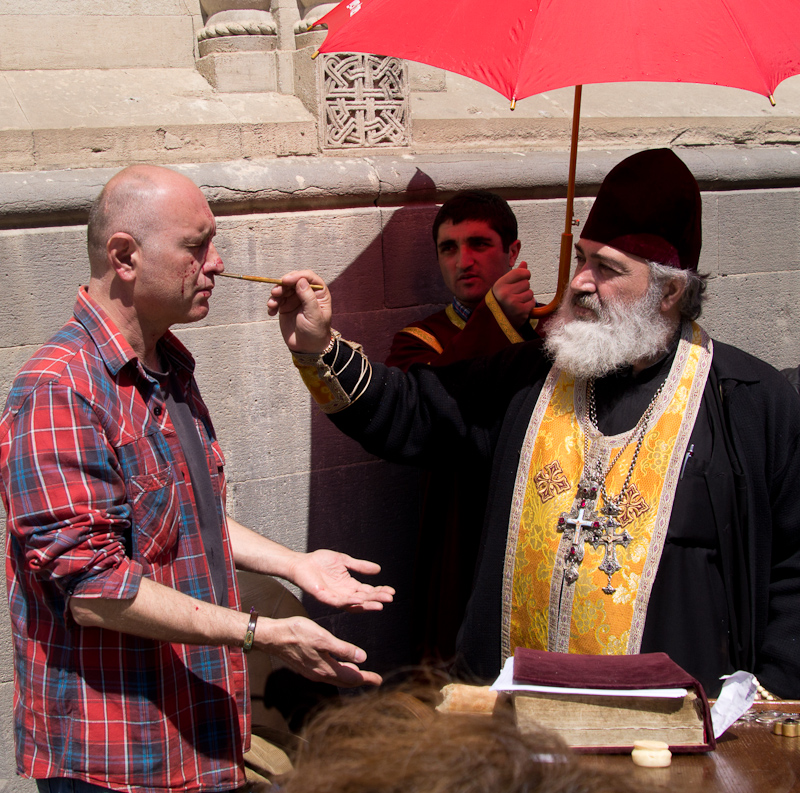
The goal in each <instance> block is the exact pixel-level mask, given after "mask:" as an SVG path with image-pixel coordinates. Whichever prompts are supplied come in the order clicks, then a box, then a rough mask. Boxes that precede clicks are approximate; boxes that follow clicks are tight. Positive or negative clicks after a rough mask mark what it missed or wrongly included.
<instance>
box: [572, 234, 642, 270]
mask: <svg viewBox="0 0 800 793" xmlns="http://www.w3.org/2000/svg"><path fill="white" fill-rule="evenodd" d="M575 250H576V251H577V252H578V253H580V254H581V255H583V256H584V257H586V258H587V259H596V260H597V261H599V262H609V263H614V264H623V265H626V266H628V267H631V268H636V267H647V268H649V264H648V263H647V259H643V258H642V257H641V256H635V255H634V254H631V253H626V252H625V251H621V250H619V248H615V247H613V246H612V245H608V244H607V243H605V242H596V241H595V240H588V239H586V238H585V237H581V238H580V239H579V240H578V241H577V242H576V243H575Z"/></svg>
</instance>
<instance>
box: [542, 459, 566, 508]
mask: <svg viewBox="0 0 800 793" xmlns="http://www.w3.org/2000/svg"><path fill="white" fill-rule="evenodd" d="M533 482H534V484H535V485H536V492H537V493H538V494H539V498H541V499H542V503H543V504H544V503H545V502H546V501H549V500H550V499H551V498H555V497H556V496H557V495H559V494H560V493H566V492H567V490H569V489H570V483H569V480H568V479H567V477H566V476H564V472H563V471H562V470H561V466H560V465H559V463H558V460H553V462H552V463H548V464H547V465H546V466H545V467H544V468H542V470H541V471H539V473H538V474H536V476H534V477H533Z"/></svg>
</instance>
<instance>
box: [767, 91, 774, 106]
mask: <svg viewBox="0 0 800 793" xmlns="http://www.w3.org/2000/svg"><path fill="white" fill-rule="evenodd" d="M767 98H768V99H769V103H770V104H771V105H772V106H773V107H775V100H774V99H773V97H772V94H770V95H769V96H768V97H767Z"/></svg>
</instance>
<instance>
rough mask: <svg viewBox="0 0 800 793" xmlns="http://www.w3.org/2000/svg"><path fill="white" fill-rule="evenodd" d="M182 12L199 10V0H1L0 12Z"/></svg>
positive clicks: (110, 14) (7, 13)
mask: <svg viewBox="0 0 800 793" xmlns="http://www.w3.org/2000/svg"><path fill="white" fill-rule="evenodd" d="M20 12H22V13H24V14H25V15H26V16H33V15H36V16H87V17H93V16H179V15H188V14H200V4H199V0H127V1H126V2H125V3H120V2H118V0H26V1H25V2H22V3H20V0H0V15H3V16H7V15H8V16H10V15H13V14H19V13H20Z"/></svg>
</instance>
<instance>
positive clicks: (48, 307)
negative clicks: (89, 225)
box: [0, 226, 89, 348]
mask: <svg viewBox="0 0 800 793" xmlns="http://www.w3.org/2000/svg"><path fill="white" fill-rule="evenodd" d="M88 279H89V265H88V260H87V257H86V231H85V228H84V227H82V226H75V227H67V228H55V229H37V230H36V231H28V230H13V231H0V290H1V291H2V301H0V348H2V347H14V346H22V345H39V344H42V343H43V342H45V341H46V340H47V339H48V338H49V337H50V336H51V335H52V334H53V333H54V332H55V331H56V330H58V328H60V327H61V325H63V324H64V322H66V321H67V319H69V317H70V316H71V315H72V307H73V305H74V304H75V296H76V294H77V292H78V287H79V286H80V285H81V284H85V283H87V282H88Z"/></svg>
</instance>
